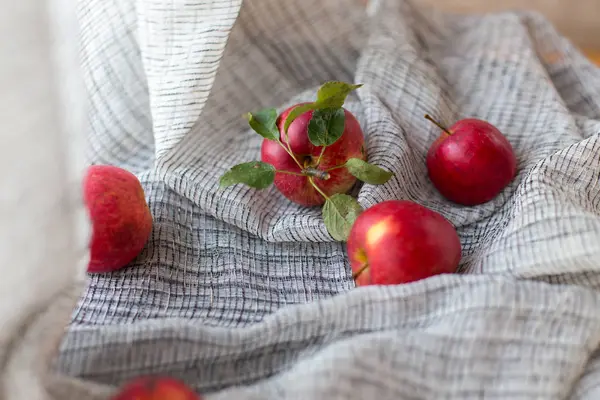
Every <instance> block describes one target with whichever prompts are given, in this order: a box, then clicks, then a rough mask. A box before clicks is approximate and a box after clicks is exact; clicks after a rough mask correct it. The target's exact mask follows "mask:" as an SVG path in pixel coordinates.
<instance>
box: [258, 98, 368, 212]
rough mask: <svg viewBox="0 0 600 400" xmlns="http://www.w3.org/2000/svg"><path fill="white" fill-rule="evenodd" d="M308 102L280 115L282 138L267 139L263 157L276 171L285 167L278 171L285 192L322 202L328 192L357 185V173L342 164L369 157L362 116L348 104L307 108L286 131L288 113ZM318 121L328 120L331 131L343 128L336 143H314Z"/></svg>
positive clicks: (305, 203) (301, 199)
mask: <svg viewBox="0 0 600 400" xmlns="http://www.w3.org/2000/svg"><path fill="white" fill-rule="evenodd" d="M305 104H306V103H301V104H298V105H295V106H292V107H290V108H288V109H287V110H285V111H284V112H283V113H282V114H281V115H280V116H279V118H278V121H277V126H278V128H279V132H280V137H279V141H275V140H270V139H264V140H263V144H262V148H261V159H262V161H263V162H265V163H267V164H270V165H272V166H273V167H274V168H275V170H276V171H284V172H276V173H275V180H274V182H275V186H276V187H277V189H278V190H279V191H280V192H281V194H283V195H284V196H285V197H287V198H288V199H289V200H291V201H293V202H294V203H297V204H300V205H303V206H318V205H322V204H323V203H325V197H323V196H324V195H326V196H332V195H334V194H336V193H346V192H347V191H348V190H350V189H351V188H352V186H354V184H355V183H356V177H355V176H354V175H352V174H351V173H350V171H348V168H346V167H343V168H339V167H338V166H340V165H345V163H346V162H347V161H348V160H349V159H351V158H354V159H357V160H361V161H364V160H365V158H366V152H365V148H364V142H365V138H364V135H363V131H362V129H361V127H360V124H359V123H358V120H357V119H356V118H355V117H354V115H353V114H352V113H351V112H349V111H348V110H346V109H344V108H337V109H334V110H332V111H329V110H315V111H312V110H310V111H306V112H304V113H303V114H300V115H299V116H298V117H297V118H296V119H294V121H293V122H292V123H291V124H290V125H289V129H288V131H287V135H286V132H285V129H284V121H285V120H286V118H287V116H288V115H289V113H290V112H291V111H292V110H293V109H294V108H295V107H301V106H303V105H305ZM330 113H331V115H330ZM317 123H318V124H328V127H327V128H328V132H334V134H337V132H341V135H340V136H339V139H337V140H336V141H335V142H333V140H330V141H329V142H330V143H331V142H333V143H332V144H330V145H328V146H327V145H326V144H327V143H326V142H325V143H324V144H323V145H320V146H319V145H315V144H313V142H312V141H311V140H310V134H311V133H313V130H315V126H314V125H315V124H317ZM317 129H320V127H317ZM336 136H337V135H336ZM336 136H333V137H332V139H334V138H335V137H336ZM280 143H282V144H283V146H281V145H280ZM286 147H287V148H286ZM290 153H291V154H290ZM297 161H298V162H297ZM303 171H304V172H305V173H303ZM321 193H324V195H322V194H321Z"/></svg>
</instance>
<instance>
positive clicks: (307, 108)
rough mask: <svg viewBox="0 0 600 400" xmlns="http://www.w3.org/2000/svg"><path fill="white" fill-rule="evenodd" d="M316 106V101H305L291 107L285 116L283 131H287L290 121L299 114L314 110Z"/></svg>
mask: <svg viewBox="0 0 600 400" xmlns="http://www.w3.org/2000/svg"><path fill="white" fill-rule="evenodd" d="M317 108H319V106H318V105H317V104H316V103H306V104H302V105H299V106H296V107H294V108H292V110H291V111H290V112H289V113H288V115H287V117H286V118H285V122H284V123H283V130H284V132H287V130H288V128H289V127H290V125H291V124H292V122H294V120H295V119H296V118H298V117H299V116H300V115H302V114H304V113H305V112H307V111H311V110H315V109H317Z"/></svg>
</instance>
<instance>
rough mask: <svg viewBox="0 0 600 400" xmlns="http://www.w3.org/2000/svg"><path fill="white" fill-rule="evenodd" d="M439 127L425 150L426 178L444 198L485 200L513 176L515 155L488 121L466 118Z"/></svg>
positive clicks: (469, 201) (475, 202)
mask: <svg viewBox="0 0 600 400" xmlns="http://www.w3.org/2000/svg"><path fill="white" fill-rule="evenodd" d="M425 118H426V119H428V120H429V121H431V122H433V123H434V124H435V125H437V126H438V127H439V128H440V129H441V132H440V136H439V137H438V138H437V140H436V141H435V142H434V143H433V144H432V145H431V147H430V148H429V151H428V153H427V171H428V174H429V179H430V180H431V182H432V183H433V185H434V186H435V187H436V189H437V190H438V191H439V192H440V193H441V194H442V196H444V197H445V198H446V199H448V200H450V201H452V202H454V203H457V204H461V205H465V206H474V205H478V204H483V203H487V202H488V201H490V200H492V199H493V198H494V197H496V196H497V195H498V194H499V193H500V192H501V191H502V190H504V188H505V187H506V186H508V184H509V183H510V182H511V181H512V180H513V179H514V177H515V175H516V173H517V158H516V156H515V153H514V151H513V148H512V145H511V144H510V142H509V141H508V140H507V139H506V137H505V136H504V135H503V134H502V133H501V132H500V131H499V130H498V128H496V127H495V126H494V125H492V124H490V123H489V122H486V121H483V120H480V119H476V118H466V119H462V120H460V121H458V122H456V123H455V124H454V125H452V126H451V127H450V128H446V127H444V126H443V125H442V124H440V123H439V122H437V121H436V120H434V119H433V118H432V117H430V116H429V115H425Z"/></svg>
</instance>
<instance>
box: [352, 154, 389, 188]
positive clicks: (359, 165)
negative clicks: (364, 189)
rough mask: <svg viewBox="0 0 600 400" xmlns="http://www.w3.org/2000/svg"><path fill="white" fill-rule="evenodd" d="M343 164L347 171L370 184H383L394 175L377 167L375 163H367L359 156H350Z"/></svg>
mask: <svg viewBox="0 0 600 400" xmlns="http://www.w3.org/2000/svg"><path fill="white" fill-rule="evenodd" d="M345 165H346V168H347V169H348V172H350V173H351V174H352V175H354V176H355V177H356V178H357V179H359V180H361V181H363V182H366V183H370V184H371V185H383V184H384V183H386V182H387V181H388V180H389V179H390V178H391V177H392V176H394V174H393V173H392V172H390V171H386V170H385V169H382V168H379V167H378V166H377V165H373V164H369V163H368V162H366V161H363V160H361V159H360V158H351V159H349V160H348V161H346V164H345Z"/></svg>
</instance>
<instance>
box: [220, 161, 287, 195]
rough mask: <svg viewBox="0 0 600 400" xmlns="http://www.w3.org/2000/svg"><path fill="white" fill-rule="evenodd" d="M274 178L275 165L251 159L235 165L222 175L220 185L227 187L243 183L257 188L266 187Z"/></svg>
mask: <svg viewBox="0 0 600 400" xmlns="http://www.w3.org/2000/svg"><path fill="white" fill-rule="evenodd" d="M274 179H275V167H273V166H272V165H271V164H267V163H264V162H261V161H251V162H247V163H243V164H238V165H235V166H233V167H232V168H231V169H230V170H229V171H227V172H226V173H225V174H224V175H223V176H222V177H221V181H220V186H221V187H222V188H225V187H228V186H231V185H235V184H238V183H243V184H246V185H248V186H250V187H253V188H255V189H265V188H267V187H269V186H270V185H271V184H272V183H273V180H274Z"/></svg>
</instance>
